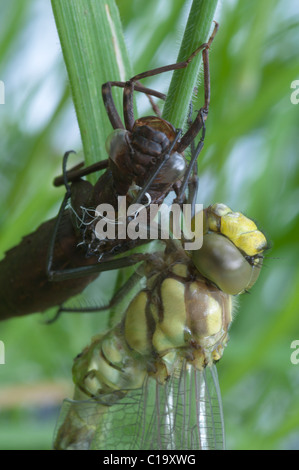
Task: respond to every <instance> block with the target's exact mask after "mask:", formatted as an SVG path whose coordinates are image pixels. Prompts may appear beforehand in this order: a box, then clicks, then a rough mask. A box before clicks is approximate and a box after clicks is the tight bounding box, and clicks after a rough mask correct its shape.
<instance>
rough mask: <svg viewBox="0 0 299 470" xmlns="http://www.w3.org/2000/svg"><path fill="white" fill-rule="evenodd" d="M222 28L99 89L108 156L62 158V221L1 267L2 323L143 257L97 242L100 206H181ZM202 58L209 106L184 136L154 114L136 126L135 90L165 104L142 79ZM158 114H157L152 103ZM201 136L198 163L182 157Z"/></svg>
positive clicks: (120, 243) (121, 245)
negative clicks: (116, 91)
mask: <svg viewBox="0 0 299 470" xmlns="http://www.w3.org/2000/svg"><path fill="white" fill-rule="evenodd" d="M217 30H218V24H217V23H215V27H214V31H213V33H212V35H211V37H210V39H209V40H208V42H207V43H204V44H202V45H200V46H199V47H198V48H197V49H196V50H195V51H194V52H193V53H192V54H191V55H190V56H189V57H188V58H187V59H186V60H185V61H183V62H179V63H175V64H170V65H166V66H163V67H159V68H156V69H152V70H149V71H146V72H142V73H140V74H138V75H135V76H134V77H132V78H131V79H130V80H128V81H127V82H118V81H110V82H107V83H105V84H103V85H102V97H103V103H104V105H105V108H106V111H107V115H108V117H109V119H110V122H111V125H112V127H113V132H112V134H111V135H110V136H109V137H108V139H107V142H106V147H107V153H108V156H109V158H108V159H106V160H103V161H101V162H98V163H96V164H94V165H91V166H89V167H86V168H82V164H79V165H76V167H74V168H72V169H71V170H69V171H67V168H66V167H67V161H68V158H69V156H70V154H71V153H72V152H71V151H68V152H66V153H65V155H64V158H63V165H62V167H63V174H62V175H61V176H59V177H57V178H56V179H55V180H54V185H55V186H60V185H64V186H65V188H66V193H65V197H64V199H63V201H62V204H61V207H60V210H59V213H58V215H57V217H56V218H55V219H52V220H50V221H47V222H45V223H43V224H42V225H41V226H40V227H39V228H38V229H37V230H36V231H35V232H33V233H32V234H29V235H27V236H26V237H24V239H23V240H22V241H21V243H20V244H19V245H18V246H16V247H14V248H12V249H11V250H9V251H8V252H7V253H6V256H5V258H4V260H2V261H1V263H0V269H1V270H3V272H5V276H4V279H3V285H2V292H1V293H0V296H1V299H2V303H3V304H4V305H5V312H4V313H3V314H2V318H5V317H8V318H9V317H10V316H16V315H18V316H20V315H26V314H28V313H34V312H43V311H45V310H47V309H49V308H51V307H53V306H59V305H61V304H63V303H64V302H65V301H66V300H68V299H69V298H71V297H73V296H75V295H77V294H78V293H80V292H82V291H83V290H84V289H85V287H86V286H87V285H88V284H89V283H91V282H92V281H93V280H94V279H95V277H96V276H98V275H99V273H101V272H104V271H108V270H114V269H119V268H122V267H127V266H130V265H132V264H136V262H139V261H142V256H139V257H138V254H136V255H130V256H123V257H122V258H119V259H115V255H118V254H121V253H126V252H129V251H130V250H131V249H132V248H135V247H136V246H138V244H142V243H145V242H144V241H137V240H133V241H132V240H130V239H129V238H128V237H127V238H126V239H121V240H120V239H119V238H117V237H116V238H113V239H111V238H109V239H100V238H99V237H97V236H96V224H97V223H98V221H99V217H100V218H101V216H99V215H97V213H96V208H97V207H98V206H99V205H101V204H103V203H108V204H109V205H110V206H112V207H113V208H116V209H117V203H118V198H119V196H124V197H125V198H126V206H131V205H133V204H143V205H144V206H145V207H147V206H148V205H149V203H151V204H157V205H160V204H161V203H163V201H164V200H165V198H166V197H167V195H168V194H169V193H170V192H173V191H174V193H175V194H176V197H177V200H178V202H180V203H181V202H182V200H183V199H184V197H185V192H186V188H187V186H189V188H191V183H190V175H191V174H193V173H194V168H195V166H196V165H195V163H196V159H197V157H198V155H199V153H200V151H201V149H202V148H203V143H204V136H205V121H206V119H207V115H208V110H209V103H210V80H209V59H208V56H209V49H210V46H211V43H212V41H213V39H214V37H215V34H216V32H217ZM200 52H202V57H203V64H204V88H205V101H204V106H203V107H202V108H200V110H199V111H198V113H197V115H196V117H195V119H194V120H193V122H191V123H190V125H189V128H188V130H187V131H186V133H185V134H182V131H181V130H180V129H175V128H174V126H173V125H172V124H171V123H170V122H167V121H165V120H164V119H162V118H161V117H159V116H157V115H155V116H145V117H141V118H139V119H136V120H135V117H134V109H133V96H134V92H135V91H137V92H141V93H144V94H146V95H147V96H148V97H149V98H150V100H151V102H152V103H153V101H152V97H153V96H154V97H157V98H160V99H165V95H164V94H162V93H160V92H158V91H156V90H152V89H150V88H147V87H144V86H143V85H142V84H140V82H139V81H140V80H142V79H143V78H145V77H151V76H155V75H158V74H161V73H165V72H168V71H172V70H177V69H181V68H185V67H188V65H189V63H190V62H191V61H192V60H193V58H194V57H195V56H196V55H198V54H199V53H200ZM113 87H121V88H123V90H124V92H123V97H124V99H123V101H124V105H123V118H124V123H123V122H122V120H121V118H120V115H119V113H118V111H117V109H116V106H115V103H114V100H113V96H112V88H113ZM153 109H154V112H156V113H158V108H157V106H156V105H154V104H153ZM200 132H202V136H201V138H200V140H199V143H198V145H197V150H196V152H194V158H193V159H191V160H190V162H187V159H186V158H185V156H184V151H185V149H187V147H189V145H190V144H192V142H194V139H195V137H196V136H197V135H198V134H199V133H200ZM102 170H105V172H104V174H102V175H101V176H100V177H99V178H98V181H97V182H96V183H95V184H94V185H92V184H91V183H89V182H88V181H86V180H83V179H82V178H83V177H85V176H87V175H89V174H91V173H93V172H97V171H102ZM194 181H195V180H194ZM190 191H191V189H190ZM134 215H135V214H133V216H134ZM25 273H26V274H25ZM28 273H30V275H28ZM37 285H38V286H39V289H38V290H37V289H36V286H37Z"/></svg>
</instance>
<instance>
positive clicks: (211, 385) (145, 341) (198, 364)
mask: <svg viewBox="0 0 299 470" xmlns="http://www.w3.org/2000/svg"><path fill="white" fill-rule="evenodd" d="M202 212H203V213H202V214H201V215H202V217H203V245H202V247H201V248H200V249H196V250H191V251H189V250H186V249H185V246H184V244H183V243H182V240H177V239H170V240H167V241H164V244H165V247H164V249H163V250H161V251H158V252H156V253H150V254H147V259H146V260H145V261H144V263H143V264H142V266H141V267H139V268H138V270H137V271H136V272H135V273H134V274H133V276H132V277H133V278H134V280H136V278H137V277H139V278H144V279H145V280H146V285H145V287H143V288H141V289H140V290H139V292H138V293H137V294H136V295H135V297H134V298H133V300H132V301H131V302H130V304H129V306H128V307H127V309H126V310H125V312H124V313H123V316H122V318H121V320H120V322H119V323H118V324H117V325H115V326H114V327H113V328H111V329H110V330H108V331H107V332H106V333H102V334H99V335H97V336H95V337H94V338H93V339H92V341H91V344H90V345H89V346H87V347H86V348H85V349H84V350H83V351H82V352H81V354H79V355H78V356H77V357H76V358H75V360H74V366H73V380H74V383H75V394H74V399H73V400H66V401H65V402H64V405H63V407H62V412H61V416H60V419H59V423H58V427H57V431H56V436H55V443H54V447H55V449H85V450H87V449H100V450H102V449H105V450H139V449H142V450H147V449H151V450H153V449H157V450H178V449H179V450H186V449H187V450H196V449H201V450H204V449H223V448H224V447H225V438H224V425H223V413H222V405H221V394H220V388H219V383H218V379H217V370H216V367H215V363H216V362H217V361H219V360H220V359H221V357H222V355H223V351H224V348H225V347H226V345H227V342H228V330H229V327H230V325H231V322H232V311H233V308H234V299H235V297H236V296H237V295H240V294H242V293H244V292H248V291H249V290H250V288H251V287H252V286H253V285H254V283H255V282H256V281H257V279H258V276H259V274H260V271H261V267H262V262H263V252H264V251H265V249H266V248H267V241H266V238H265V236H264V234H263V233H262V232H261V231H260V230H258V228H257V226H256V224H255V222H253V221H252V220H251V219H249V218H247V217H246V216H244V215H243V214H241V213H239V212H233V211H232V210H231V209H230V208H229V207H228V206H226V205H225V204H222V203H217V204H214V205H212V206H209V207H208V208H206V209H204V210H203V211H202ZM194 217H196V215H195V216H194ZM195 236H197V235H196V234H195ZM129 285H132V283H131V281H130V280H129V281H127V283H126V284H125V285H124V286H123V288H122V289H121V290H122V293H121V294H119V293H117V294H116V300H117V301H119V299H120V298H121V297H122V294H123V293H125V292H126V291H127V287H128V286H129ZM114 304H115V298H114V299H112V300H111V302H110V303H109V305H108V306H104V307H100V308H92V309H90V310H91V311H102V310H104V309H106V308H109V307H111V305H114ZM67 310H68V309H66V311H67ZM70 310H73V311H74V309H70Z"/></svg>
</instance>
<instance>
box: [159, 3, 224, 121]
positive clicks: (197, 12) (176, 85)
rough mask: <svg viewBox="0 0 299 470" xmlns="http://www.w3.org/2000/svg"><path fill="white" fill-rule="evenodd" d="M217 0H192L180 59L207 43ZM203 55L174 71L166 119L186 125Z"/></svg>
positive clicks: (164, 111)
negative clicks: (183, 67)
mask: <svg viewBox="0 0 299 470" xmlns="http://www.w3.org/2000/svg"><path fill="white" fill-rule="evenodd" d="M217 3H218V0H193V3H192V6H191V10H190V14H189V18H188V22H187V25H186V28H185V33H184V37H183V41H182V44H181V48H180V51H179V55H178V59H177V62H181V61H183V60H185V59H187V57H189V56H190V55H191V53H192V52H193V51H194V50H195V49H196V48H197V47H198V46H200V45H201V44H203V43H205V42H207V40H208V36H209V33H210V31H211V25H212V21H213V19H214V14H215V10H216V7H217ZM201 59H202V55H201V53H200V54H198V56H197V57H195V58H194V59H193V60H192V61H191V62H190V64H189V65H188V67H187V68H185V69H180V70H175V71H174V73H173V77H172V80H171V83H170V87H169V90H168V94H167V99H166V102H165V106H164V110H163V118H164V119H166V120H167V121H169V122H171V123H172V124H173V125H174V126H175V127H177V128H183V126H184V123H185V120H186V117H187V114H188V107H189V103H190V101H191V97H192V93H193V90H194V87H195V86H196V83H197V78H198V73H199V69H200V64H201Z"/></svg>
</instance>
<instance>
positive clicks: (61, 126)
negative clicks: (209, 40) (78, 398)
mask: <svg viewBox="0 0 299 470" xmlns="http://www.w3.org/2000/svg"><path fill="white" fill-rule="evenodd" d="M117 4H118V6H119V9H120V15H121V19H122V23H123V27H124V32H125V37H126V43H127V46H128V51H129V56H130V58H131V62H132V68H133V71H134V73H137V72H140V71H143V70H147V69H149V68H153V67H157V66H160V65H165V64H167V63H172V62H175V60H176V56H177V52H178V48H179V45H180V40H181V37H182V34H183V31H184V25H185V22H186V18H187V15H188V11H189V8H190V2H189V1H184V0H172V1H170V0H164V1H163V2H161V1H159V0H149V1H147V2H146V3H145V2H143V1H141V0H119V1H118V2H117ZM216 19H217V20H218V21H219V22H220V30H219V33H218V34H217V37H216V39H215V42H214V44H213V48H212V52H211V58H210V62H211V88H212V97H211V109H210V114H209V118H208V125H207V135H206V143H205V148H204V151H203V154H202V158H201V160H200V164H199V173H200V201H199V202H202V203H204V205H209V204H210V203H214V202H224V203H226V204H227V205H229V206H230V207H231V208H232V209H234V210H238V211H242V212H243V213H245V214H246V215H248V216H249V217H251V218H253V219H254V220H256V221H257V222H258V224H259V227H260V228H261V229H262V230H263V231H264V233H265V234H266V236H267V238H268V240H269V244H270V246H271V249H270V250H269V251H268V252H267V255H266V259H265V267H264V269H263V270H262V273H261V276H260V279H259V281H258V283H257V284H256V286H255V287H254V288H253V289H252V291H251V293H250V294H248V295H243V296H242V297H240V298H239V299H238V309H237V313H236V315H235V320H234V323H233V325H232V327H231V330H230V343H229V345H228V347H227V349H226V351H225V354H224V358H223V359H222V361H221V362H220V363H219V366H218V371H219V381H220V387H221V390H222V396H223V406H224V416H225V425H226V435H227V447H228V448H229V449H298V448H299V399H298V395H299V394H298V388H299V364H298V365H295V364H292V362H291V360H290V356H291V353H292V352H293V350H292V349H291V343H292V341H294V340H299V262H298V259H299V245H298V230H299V217H298V212H299V206H298V202H299V158H298V156H297V153H298V148H299V142H298V125H299V105H295V104H292V103H291V100H290V97H291V93H292V92H293V91H294V90H293V89H291V83H292V82H293V81H294V80H299V61H298V44H299V4H298V2H296V1H295V0H294V1H292V0H288V1H282V0H264V1H263V2H260V1H259V0H251V1H250V2H243V1H241V0H239V1H238V0H225V1H224V2H222V3H221V5H220V8H219V9H218V11H217V15H216ZM169 79H170V77H168V76H163V77H161V78H159V81H158V82H157V80H155V81H153V82H152V83H153V87H158V89H159V90H160V91H166V90H167V87H168V83H169ZM0 80H2V81H3V82H4V84H5V104H1V105H0V201H1V203H0V205H1V210H0V226H1V230H0V254H1V256H2V255H3V254H4V252H5V251H6V250H7V249H9V248H11V247H12V246H14V245H15V244H17V243H18V242H19V241H20V239H21V237H22V236H24V235H26V234H28V233H30V232H32V231H33V230H34V229H35V228H36V227H38V225H39V224H40V223H41V222H43V221H44V220H47V219H48V218H50V217H52V216H54V215H55V214H56V213H57V211H58V208H59V204H60V201H61V199H62V197H63V189H61V188H60V189H54V187H53V186H52V180H53V178H54V176H56V175H57V174H60V172H61V157H62V155H63V153H64V152H65V151H66V150H69V149H74V150H76V151H80V149H81V144H80V135H79V131H78V126H77V123H76V117H75V112H74V109H73V106H72V102H71V99H70V93H69V89H68V81H67V76H66V71H65V67H64V63H63V59H62V54H61V49H60V44H59V39H58V36H57V32H56V28H55V23H54V20H53V16H52V11H51V5H50V2H40V1H38V0H23V1H22V2H19V1H18V0H11V2H9V3H8V2H1V3H0ZM99 86H100V84H99ZM198 96H199V103H198V104H195V106H194V109H199V107H200V105H201V103H202V88H201V87H200V89H199V93H198ZM143 106H144V105H142V106H141V109H140V111H141V112H144V109H143ZM114 278H115V275H114V274H111V273H110V274H109V275H101V286H102V287H103V292H105V294H103V296H102V299H103V302H105V301H106V300H108V298H109V294H110V292H111V290H112V289H111V287H109V286H111V285H112V286H113V282H112V281H113V280H114ZM0 308H1V306H0ZM106 320H107V318H106V316H105V315H99V316H97V315H96V316H88V315H86V316H83V315H69V316H67V315H65V316H63V317H62V318H61V319H60V320H59V321H57V322H56V323H54V324H53V325H50V326H47V325H45V322H44V318H43V317H42V315H39V314H35V315H31V316H28V317H26V318H20V319H12V320H9V321H6V322H3V323H1V324H0V340H2V341H3V342H4V344H5V362H6V363H5V365H0V448H1V449H50V448H51V442H52V435H53V430H54V427H55V421H56V419H57V416H58V412H59V406H60V404H61V401H62V400H63V398H64V397H67V396H68V397H71V396H72V381H71V367H72V360H73V357H75V356H76V355H77V354H78V353H79V352H80V351H81V349H82V348H83V347H84V346H85V345H86V344H88V343H89V341H90V337H91V336H92V335H94V334H96V333H97V332H99V331H101V329H103V328H105V326H106V325H105V322H106Z"/></svg>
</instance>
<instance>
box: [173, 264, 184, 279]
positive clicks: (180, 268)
mask: <svg viewBox="0 0 299 470" xmlns="http://www.w3.org/2000/svg"><path fill="white" fill-rule="evenodd" d="M171 271H172V272H173V274H176V275H177V276H180V277H187V274H188V270H187V266H186V265H185V264H182V263H177V264H175V265H174V266H172V268H171Z"/></svg>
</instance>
